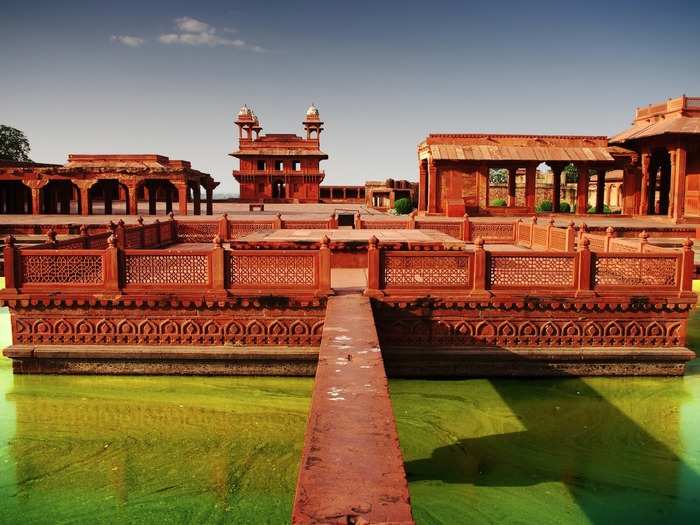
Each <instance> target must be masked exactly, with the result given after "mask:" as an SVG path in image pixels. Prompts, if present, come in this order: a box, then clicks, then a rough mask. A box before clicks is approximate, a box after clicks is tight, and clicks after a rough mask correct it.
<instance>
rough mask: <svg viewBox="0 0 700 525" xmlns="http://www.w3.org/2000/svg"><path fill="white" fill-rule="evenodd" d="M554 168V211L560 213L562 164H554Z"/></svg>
mask: <svg viewBox="0 0 700 525" xmlns="http://www.w3.org/2000/svg"><path fill="white" fill-rule="evenodd" d="M550 167H551V168H552V211H553V212H554V213H559V212H560V211H561V172H562V171H563V169H562V166H561V165H559V164H553V165H551V166H550Z"/></svg>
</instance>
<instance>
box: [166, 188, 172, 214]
mask: <svg viewBox="0 0 700 525" xmlns="http://www.w3.org/2000/svg"><path fill="white" fill-rule="evenodd" d="M172 211H173V189H172V188H171V187H170V186H169V185H166V186H165V213H166V214H168V213H172Z"/></svg>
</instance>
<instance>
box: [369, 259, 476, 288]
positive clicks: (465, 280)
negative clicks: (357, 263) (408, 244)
mask: <svg viewBox="0 0 700 525" xmlns="http://www.w3.org/2000/svg"><path fill="white" fill-rule="evenodd" d="M383 262H384V264H383V265H382V270H383V272H382V279H383V285H384V286H385V287H393V286H398V287H401V286H406V287H414V288H415V287H431V288H435V287H442V286H447V287H453V286H465V287H467V286H469V284H470V272H469V256H468V255H449V256H437V255H435V256H432V257H431V256H419V255H394V254H389V253H386V254H384V258H383Z"/></svg>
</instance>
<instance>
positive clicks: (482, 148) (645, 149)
mask: <svg viewBox="0 0 700 525" xmlns="http://www.w3.org/2000/svg"><path fill="white" fill-rule="evenodd" d="M542 163H546V164H547V165H548V166H549V167H550V168H551V170H552V173H553V184H552V189H551V193H552V195H551V202H552V210H553V211H554V212H555V213H557V212H559V211H560V199H561V188H562V173H563V170H564V167H565V166H566V165H568V164H573V165H574V166H575V167H576V170H577V172H578V182H577V191H576V203H574V204H575V205H576V213H577V214H578V215H585V214H587V213H588V212H589V211H588V210H589V206H588V194H589V183H590V180H591V175H595V178H596V191H595V194H596V198H595V206H594V208H595V212H596V213H602V212H603V208H604V203H605V184H606V182H605V181H606V174H607V173H608V172H611V171H619V172H622V174H623V177H622V180H623V183H622V187H621V188H622V197H621V201H622V206H621V211H622V214H623V215H627V216H644V215H657V216H667V217H668V218H670V219H672V220H673V221H675V222H684V221H689V222H700V98H691V97H686V96H682V97H679V98H676V99H669V100H668V101H666V102H662V103H659V104H653V105H649V106H648V107H642V108H638V109H637V111H636V114H635V118H634V122H633V124H632V127H630V128H629V129H628V130H626V131H623V132H622V133H619V134H617V135H615V136H614V137H612V138H610V139H608V138H607V137H604V136H578V135H507V134H505V135H504V134H475V133H469V134H460V133H450V134H431V135H429V136H428V137H427V138H426V139H425V140H424V141H423V142H421V144H420V145H419V146H418V166H419V170H418V171H419V187H420V191H419V198H418V210H419V213H422V214H447V215H455V216H460V215H462V214H463V213H465V212H467V213H469V214H472V215H530V214H533V213H535V197H536V191H535V180H536V170H537V167H538V166H539V165H541V164H542ZM492 169H506V170H508V192H507V206H505V207H495V206H492V196H493V189H492V187H491V184H490V180H489V170H492ZM518 170H522V171H524V172H525V187H524V195H525V197H524V199H523V200H522V201H520V202H518V199H516V191H517V188H516V174H517V173H518Z"/></svg>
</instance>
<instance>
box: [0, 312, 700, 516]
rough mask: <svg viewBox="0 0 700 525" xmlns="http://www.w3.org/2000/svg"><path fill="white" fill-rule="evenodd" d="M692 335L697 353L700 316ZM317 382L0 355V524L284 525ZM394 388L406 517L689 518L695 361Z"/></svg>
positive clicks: (697, 466) (698, 480)
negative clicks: (103, 367) (72, 372)
mask: <svg viewBox="0 0 700 525" xmlns="http://www.w3.org/2000/svg"><path fill="white" fill-rule="evenodd" d="M690 333H691V344H692V345H694V346H695V348H700V344H699V343H700V315H698V314H696V315H695V318H694V320H693V322H692V324H691V327H690ZM9 341H10V328H9V315H8V314H7V312H6V310H4V311H3V310H0V346H5V345H6V344H9ZM312 386H313V384H312V380H311V379H294V378H224V377H222V378H206V377H106V376H98V377H89V376H63V377H62V376H13V375H12V372H11V368H10V362H9V360H8V359H4V358H0V523H3V524H4V523H8V524H15V523H22V524H32V523H90V524H92V523H197V524H199V523H251V524H258V523H280V524H282V523H289V519H290V515H291V505H292V499H293V493H294V484H295V481H296V475H297V469H298V465H299V459H300V456H301V449H302V445H303V434H304V429H305V424H306V416H307V412H308V408H309V402H310V395H311V389H312ZM390 386H391V392H392V402H393V406H394V412H395V414H396V416H397V424H398V429H399V433H400V439H401V446H402V449H403V453H404V458H405V461H406V470H407V473H408V478H409V487H410V491H411V498H412V504H413V512H414V516H415V518H416V520H417V522H418V523H419V524H434V523H445V524H452V523H499V524H500V523H536V524H547V523H552V524H555V523H556V524H564V523H582V524H583V523H594V524H602V523H606V524H607V523H665V524H668V523H698V522H699V521H698V520H699V519H700V360H698V361H696V362H695V363H693V364H692V365H691V366H690V367H689V370H688V372H687V375H686V376H685V377H683V378H589V379H547V380H530V379H528V380H464V381H414V380H411V381H404V380H392V381H391V383H390Z"/></svg>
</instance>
